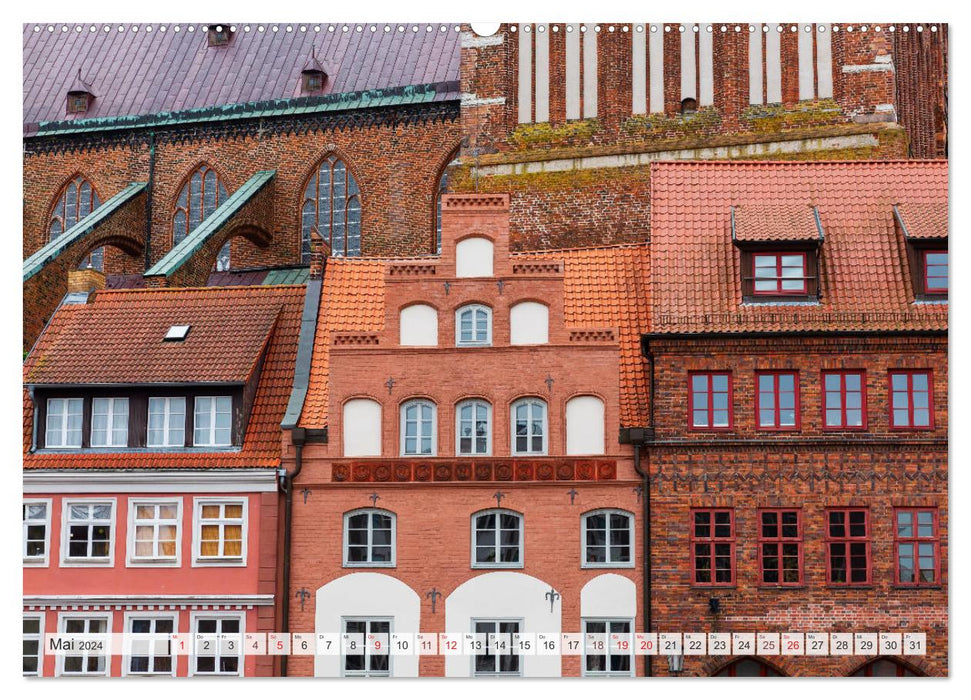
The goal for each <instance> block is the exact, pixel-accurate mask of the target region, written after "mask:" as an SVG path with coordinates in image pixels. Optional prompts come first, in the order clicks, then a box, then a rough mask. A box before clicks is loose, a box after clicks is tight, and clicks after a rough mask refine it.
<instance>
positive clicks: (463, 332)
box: [455, 304, 492, 346]
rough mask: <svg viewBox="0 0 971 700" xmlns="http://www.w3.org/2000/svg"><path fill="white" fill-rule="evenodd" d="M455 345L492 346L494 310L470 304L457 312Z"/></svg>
mask: <svg viewBox="0 0 971 700" xmlns="http://www.w3.org/2000/svg"><path fill="white" fill-rule="evenodd" d="M455 344H456V345H460V346H466V345H492V309H490V308H489V307H488V306H483V305H482V304H469V305H467V306H463V307H461V308H460V309H458V310H457V311H456V312H455Z"/></svg>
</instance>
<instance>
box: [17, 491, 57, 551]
mask: <svg viewBox="0 0 971 700" xmlns="http://www.w3.org/2000/svg"><path fill="white" fill-rule="evenodd" d="M37 505H42V506H44V507H45V511H44V512H45V513H46V515H45V516H44V519H43V520H40V519H39V518H26V517H25V518H24V520H23V540H22V541H21V551H22V553H23V566H24V567H25V568H26V567H45V566H49V565H50V560H51V523H52V522H53V511H52V509H53V507H54V502H53V499H51V498H25V499H23V508H24V510H25V511H26V509H27V506H37ZM41 524H43V526H44V555H43V556H28V555H27V542H28V539H27V529H28V528H29V527H37V526H38V525H41Z"/></svg>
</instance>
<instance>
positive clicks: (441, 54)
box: [23, 23, 459, 125]
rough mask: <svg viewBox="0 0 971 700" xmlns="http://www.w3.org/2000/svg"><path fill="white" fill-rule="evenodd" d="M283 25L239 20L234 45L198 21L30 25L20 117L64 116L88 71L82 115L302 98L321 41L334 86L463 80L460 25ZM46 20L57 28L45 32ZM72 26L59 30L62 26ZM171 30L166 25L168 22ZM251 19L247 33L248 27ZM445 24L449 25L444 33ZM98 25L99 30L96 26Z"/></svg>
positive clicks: (333, 89)
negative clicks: (215, 43)
mask: <svg viewBox="0 0 971 700" xmlns="http://www.w3.org/2000/svg"><path fill="white" fill-rule="evenodd" d="M316 24H317V23H314V24H313V25H309V26H307V30H306V31H300V30H299V29H300V26H301V25H292V26H293V31H286V27H287V25H285V24H284V25H279V31H271V27H272V26H274V25H272V24H268V25H265V27H266V30H265V31H262V32H261V31H257V27H258V26H261V25H258V24H255V23H254V24H250V25H245V24H244V23H239V25H238V26H237V30H238V31H237V32H236V33H235V34H234V35H233V37H232V39H231V40H230V42H229V44H228V45H227V46H219V47H210V46H209V43H208V39H207V36H206V32H204V31H201V29H200V27H201V26H202V25H201V24H195V25H193V26H194V28H195V31H193V32H189V31H187V25H185V24H182V25H180V29H181V31H178V32H176V31H174V27H175V25H172V24H166V25H159V24H152V25H151V27H152V31H148V27H147V26H146V25H139V26H138V29H139V31H137V32H133V31H131V30H132V27H131V26H130V25H127V24H126V25H124V31H118V25H115V24H111V25H104V24H81V25H78V24H66V25H63V24H57V25H47V24H43V25H40V31H34V27H35V26H37V25H35V24H33V23H30V24H25V25H24V28H23V85H24V97H23V100H24V102H23V121H24V124H25V125H26V124H34V123H37V122H43V121H59V120H63V119H65V118H66V116H67V115H66V114H65V104H66V99H67V91H68V89H69V88H70V87H71V86H72V84H73V83H74V82H75V81H76V80H77V75H78V69H80V70H81V77H82V78H83V79H84V80H85V82H87V83H89V84H90V85H91V89H92V91H93V92H94V94H95V95H97V97H96V99H94V100H93V101H92V102H91V106H90V109H89V110H88V111H87V112H86V113H85V114H83V115H81V116H82V117H84V118H85V119H90V118H99V117H113V116H123V115H145V114H158V113H161V112H175V111H180V110H187V109H195V108H202V107H215V106H219V105H231V104H242V103H247V102H259V101H263V100H276V99H288V98H293V97H300V96H301V94H302V93H301V74H300V73H301V70H303V67H304V65H306V63H307V61H308V59H309V58H310V56H311V49H312V48H313V49H315V51H316V56H317V58H318V59H320V61H321V62H323V63H324V65H325V66H328V67H331V68H332V69H335V70H334V71H333V74H332V75H331V76H329V77H330V79H332V80H333V83H332V84H331V85H329V86H328V87H327V89H326V92H327V93H340V92H356V91H359V90H371V89H379V88H392V87H401V86H405V85H419V84H424V83H439V82H449V81H457V80H458V79H459V32H457V31H455V26H456V25H454V24H448V25H438V24H435V25H431V26H433V31H430V32H429V31H425V27H426V25H425V24H422V25H420V26H418V25H414V26H417V27H418V29H419V31H412V25H402V26H403V28H404V29H405V31H397V29H398V26H399V25H396V24H393V25H390V26H391V31H388V32H385V31H384V23H380V24H376V25H375V26H376V31H374V32H372V31H370V28H371V25H370V24H369V25H362V26H361V27H360V29H361V30H362V31H356V30H357V29H358V28H359V27H358V26H357V25H350V26H348V31H346V32H344V31H341V28H342V27H343V26H344V25H342V24H339V25H336V26H334V31H328V28H329V26H330V25H327V24H323V23H322V24H320V29H321V31H320V32H315V31H313V28H314V26H315V25H316ZM48 26H51V27H52V28H53V31H48ZM62 26H63V27H67V31H61V27H62ZM163 26H164V27H165V31H161V29H162V27H163ZM244 26H250V31H248V32H247V31H243V27H244ZM442 27H444V28H445V31H440V30H441V28H442ZM92 28H93V29H94V31H91V30H92Z"/></svg>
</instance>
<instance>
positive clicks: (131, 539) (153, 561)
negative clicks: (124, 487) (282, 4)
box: [127, 497, 182, 568]
mask: <svg viewBox="0 0 971 700" xmlns="http://www.w3.org/2000/svg"><path fill="white" fill-rule="evenodd" d="M147 505H151V506H162V505H174V506H175V508H176V515H175V557H174V558H169V557H154V556H153V557H138V556H136V555H135V526H136V521H135V516H136V515H137V512H138V506H147ZM151 523H152V524H153V526H154V529H155V536H156V539H154V540H153V544H157V542H158V540H157V537H158V526H159V525H160V524H162V523H165V524H168V523H169V521H168V520H164V521H163V520H152V521H151ZM127 544H128V562H127V566H128V567H130V568H138V567H160V566H163V567H171V566H181V565H182V498H181V497H179V498H129V499H128V543H127Z"/></svg>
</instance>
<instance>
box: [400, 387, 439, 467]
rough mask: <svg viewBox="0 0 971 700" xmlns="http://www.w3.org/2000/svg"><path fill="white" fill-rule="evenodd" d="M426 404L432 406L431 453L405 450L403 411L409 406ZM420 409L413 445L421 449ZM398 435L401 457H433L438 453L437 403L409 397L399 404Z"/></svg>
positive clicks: (422, 436)
mask: <svg viewBox="0 0 971 700" xmlns="http://www.w3.org/2000/svg"><path fill="white" fill-rule="evenodd" d="M421 404H427V405H428V406H431V407H432V434H431V439H432V451H431V454H422V453H421V452H420V451H419V452H414V453H411V452H406V451H405V422H406V421H405V412H406V411H407V409H408V407H409V406H413V405H418V406H420V405H421ZM421 423H422V419H421V410H419V411H418V432H417V433H416V443H415V446H416V447H417V448H418V449H419V450H421V441H422V438H424V437H425V436H424V435H423V434H422V432H421ZM398 431H399V432H398V435H399V447H400V449H399V452H400V453H401V456H402V457H435V456H437V455H438V405H437V404H436V403H435V402H434V401H432V400H431V399H423V398H417V399H409V400H408V401H405V402H404V403H402V404H401V408H400V409H399V410H398Z"/></svg>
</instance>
